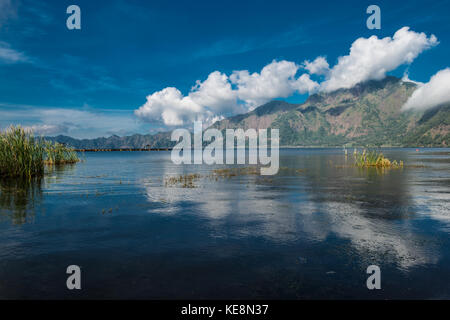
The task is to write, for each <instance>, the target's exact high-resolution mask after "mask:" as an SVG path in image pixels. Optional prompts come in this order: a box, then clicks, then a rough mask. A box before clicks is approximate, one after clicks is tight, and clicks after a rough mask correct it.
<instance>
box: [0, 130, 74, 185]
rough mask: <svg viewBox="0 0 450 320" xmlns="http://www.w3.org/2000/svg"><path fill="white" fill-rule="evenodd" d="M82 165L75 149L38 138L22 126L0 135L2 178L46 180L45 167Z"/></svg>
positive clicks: (0, 132) (0, 170)
mask: <svg viewBox="0 0 450 320" xmlns="http://www.w3.org/2000/svg"><path fill="white" fill-rule="evenodd" d="M78 161H79V159H78V156H77V153H76V152H75V151H74V150H73V149H71V148H68V147H66V146H64V145H62V144H59V143H51V142H48V141H45V140H43V139H39V138H36V137H35V136H34V134H33V132H31V131H28V130H25V129H24V128H22V127H20V126H17V127H15V126H11V127H9V128H8V129H6V130H4V131H0V177H6V178H8V177H9V178H12V177H29V178H31V177H34V176H42V175H43V174H44V165H45V164H52V165H53V164H54V165H58V164H66V163H76V162H78Z"/></svg>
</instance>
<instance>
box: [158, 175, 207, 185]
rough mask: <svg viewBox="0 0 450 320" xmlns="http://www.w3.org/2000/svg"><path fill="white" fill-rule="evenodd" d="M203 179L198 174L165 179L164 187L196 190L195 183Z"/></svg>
mask: <svg viewBox="0 0 450 320" xmlns="http://www.w3.org/2000/svg"><path fill="white" fill-rule="evenodd" d="M200 178H201V175H199V174H198V173H193V174H185V175H180V176H177V177H169V178H167V179H165V181H164V186H166V187H182V188H196V186H195V184H194V182H195V181H197V180H198V179H200Z"/></svg>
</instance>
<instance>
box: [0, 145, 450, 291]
mask: <svg viewBox="0 0 450 320" xmlns="http://www.w3.org/2000/svg"><path fill="white" fill-rule="evenodd" d="M383 152H384V154H385V155H386V156H387V157H389V158H391V159H396V160H403V161H404V162H405V167H404V168H402V169H384V170H380V169H378V170H377V169H374V168H372V169H360V168H356V167H353V166H352V165H351V164H352V163H353V160H352V155H351V153H352V150H349V155H348V157H347V158H346V157H345V156H344V153H343V151H342V149H281V150H280V171H279V173H278V174H277V175H275V176H260V175H258V174H254V170H251V169H248V168H247V167H246V166H241V167H245V168H241V169H240V170H237V169H236V167H237V166H208V165H185V166H178V165H175V164H173V163H172V162H171V160H170V152H105V153H101V152H99V153H86V154H85V155H83V159H84V161H83V162H82V163H79V164H77V165H73V166H66V167H63V168H54V169H48V170H47V173H46V175H45V177H44V178H43V179H41V180H39V181H32V182H27V181H17V180H15V181H1V183H0V187H1V189H0V212H1V214H0V298H2V299H50V298H64V299H70V298H74V299H79V298H83V299H85V298H87V299H222V298H227V299H316V298H320V299H380V298H381V299H400V298H401V299H409V298H436V299H443V298H446V299H448V298H450V281H449V279H450V237H449V236H450V149H420V150H419V151H417V150H416V149H383ZM223 168H231V169H230V170H220V171H213V170H215V169H223ZM180 175H184V178H183V177H182V178H181V179H179V178H177V177H179V176H180ZM189 175H190V176H189ZM69 265H78V266H80V267H81V270H82V289H81V290H73V291H71V290H68V289H67V287H66V279H67V277H68V275H67V274H66V268H67V267H68V266H69ZM370 265H377V266H379V267H380V269H381V287H382V288H381V290H368V289H367V287H366V280H367V278H368V277H369V275H368V274H367V272H366V270H367V267H368V266H370Z"/></svg>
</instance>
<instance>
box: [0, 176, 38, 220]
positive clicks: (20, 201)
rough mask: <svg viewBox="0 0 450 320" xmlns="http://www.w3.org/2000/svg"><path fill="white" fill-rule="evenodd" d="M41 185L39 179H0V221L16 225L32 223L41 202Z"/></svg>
mask: <svg viewBox="0 0 450 320" xmlns="http://www.w3.org/2000/svg"><path fill="white" fill-rule="evenodd" d="M42 183H43V179H41V178H33V179H28V178H15V179H0V219H1V220H2V221H3V220H7V221H10V222H11V223H13V224H18V225H20V224H24V223H27V222H32V221H33V220H34V216H35V211H36V208H37V207H38V206H39V203H40V202H41V201H42Z"/></svg>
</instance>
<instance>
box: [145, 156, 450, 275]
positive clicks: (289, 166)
mask: <svg viewBox="0 0 450 320" xmlns="http://www.w3.org/2000/svg"><path fill="white" fill-rule="evenodd" d="M402 158H403V159H404V158H405V154H402ZM280 160H281V165H282V166H284V167H285V168H286V170H280V172H279V173H278V175H276V176H274V177H271V178H270V179H268V178H264V177H260V176H246V175H243V176H235V177H231V178H229V179H222V178H219V179H209V178H208V177H209V175H210V172H211V171H212V170H213V169H214V168H211V167H210V168H209V173H208V172H206V173H205V172H202V173H203V174H204V177H203V178H202V179H199V181H197V182H196V187H195V188H182V187H177V186H172V187H166V186H163V185H162V184H158V183H144V186H145V188H146V195H147V199H148V201H149V202H151V203H153V204H156V203H161V202H163V203H166V204H167V205H165V206H163V207H161V208H159V209H156V210H155V207H152V209H151V212H153V213H155V212H159V213H162V214H168V213H169V214H171V215H174V214H183V215H197V216H198V215H200V216H202V217H203V218H206V219H207V223H208V224H209V230H210V233H211V236H212V237H238V238H243V237H265V238H267V239H270V240H271V241H276V242H279V243H289V242H291V243H294V242H298V241H317V242H327V241H329V240H328V239H329V238H330V237H331V238H332V237H335V236H337V237H338V238H340V239H347V240H349V241H350V244H351V245H352V246H353V248H354V249H356V252H357V253H358V255H359V257H358V258H357V259H358V260H359V261H364V260H368V261H367V263H380V264H381V263H393V264H396V265H397V266H398V267H399V268H400V269H408V268H411V267H414V266H418V265H425V264H435V263H437V261H438V260H439V253H438V245H437V244H436V241H435V240H433V237H432V236H430V235H423V234H420V233H419V232H416V230H414V225H413V223H412V222H411V221H414V220H415V219H416V218H417V215H419V214H421V213H423V212H422V211H421V210H420V207H419V206H417V203H416V202H415V201H414V200H415V196H416V194H414V193H413V192H412V190H411V186H410V180H411V176H413V177H414V176H415V175H416V174H417V169H411V170H409V169H406V168H405V169H384V170H380V169H377V168H366V169H361V168H356V167H353V166H349V165H347V166H346V164H347V163H346V159H345V158H344V157H342V155H336V154H330V155H323V154H320V153H319V154H305V155H298V154H295V155H293V156H291V155H289V154H288V155H284V156H283V155H282V158H281V159H280ZM340 165H342V166H340ZM188 167H189V166H188ZM188 167H182V166H178V167H177V166H175V167H174V166H173V165H171V164H167V166H166V167H163V170H162V174H163V175H168V176H171V175H174V174H175V175H177V174H184V173H186V172H191V171H192V172H196V173H198V172H199V171H198V170H197V171H196V170H193V169H192V168H191V167H189V168H188ZM201 169H202V170H207V169H205V168H203V167H202V168H201ZM440 206H441V207H442V203H441V204H440ZM447 213H448V210H447ZM440 215H442V211H441V212H440Z"/></svg>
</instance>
